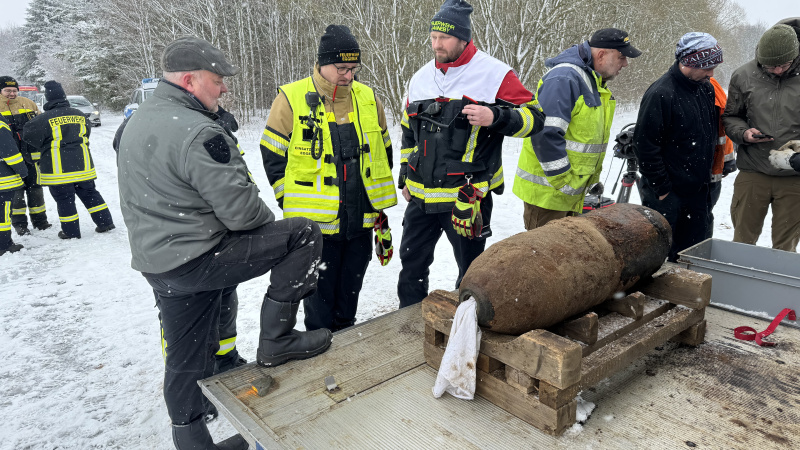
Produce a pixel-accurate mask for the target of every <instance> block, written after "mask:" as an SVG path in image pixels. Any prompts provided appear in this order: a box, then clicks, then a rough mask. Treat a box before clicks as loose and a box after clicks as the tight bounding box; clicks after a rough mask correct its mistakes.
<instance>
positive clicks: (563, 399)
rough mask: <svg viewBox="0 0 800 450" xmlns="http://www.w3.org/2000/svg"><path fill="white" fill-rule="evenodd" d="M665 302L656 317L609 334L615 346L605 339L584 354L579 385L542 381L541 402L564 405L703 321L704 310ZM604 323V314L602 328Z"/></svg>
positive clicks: (646, 306) (632, 323)
mask: <svg viewBox="0 0 800 450" xmlns="http://www.w3.org/2000/svg"><path fill="white" fill-rule="evenodd" d="M664 305H665V306H666V307H667V308H668V309H667V310H666V311H664V312H661V313H660V314H659V315H658V316H657V317H656V318H654V319H652V320H649V321H646V323H642V321H633V322H631V323H630V324H629V325H627V326H625V327H622V328H619V329H618V330H617V331H616V332H614V333H612V334H611V335H609V336H614V337H615V339H616V340H615V341H614V343H613V345H605V342H603V347H602V348H600V349H599V350H597V351H596V352H594V353H591V354H589V355H588V356H586V357H584V358H583V370H582V371H581V380H580V382H579V383H578V384H576V385H574V386H569V387H567V388H561V387H559V386H555V385H553V384H551V383H548V382H546V381H539V401H541V402H542V403H543V404H545V405H547V406H549V407H551V408H558V407H561V406H563V405H565V404H567V403H568V402H570V401H572V400H573V399H574V398H575V397H576V396H577V395H578V392H580V391H581V390H582V389H586V388H587V387H591V386H594V385H595V384H597V383H598V382H599V381H600V380H602V379H604V378H607V377H609V376H611V375H613V374H614V373H616V372H617V371H618V370H620V369H623V368H624V367H626V366H627V365H628V364H630V363H631V362H633V361H634V360H635V359H637V358H639V357H641V356H643V355H644V354H645V353H647V352H649V351H650V350H652V349H654V348H655V347H657V346H658V345H661V344H663V343H664V342H666V341H667V340H669V339H671V338H673V337H674V336H676V335H677V334H679V333H680V332H682V331H683V330H686V329H687V328H690V327H691V326H693V325H695V324H697V323H698V322H700V321H702V320H703V316H704V313H705V310H704V309H700V310H692V309H684V308H680V309H678V308H674V305H672V304H670V303H665V304H664ZM650 306H651V307H652V305H650ZM647 308H648V305H647V304H645V309H647ZM663 308H664V306H661V307H659V308H657V309H656V310H654V311H651V313H652V312H655V311H660V310H661V309H663ZM647 316H648V314H645V319H647ZM628 320H630V319H628ZM602 322H603V318H602V317H601V318H600V324H601V328H602ZM620 333H623V334H620ZM619 336H621V337H619ZM600 343H601V341H598V344H600Z"/></svg>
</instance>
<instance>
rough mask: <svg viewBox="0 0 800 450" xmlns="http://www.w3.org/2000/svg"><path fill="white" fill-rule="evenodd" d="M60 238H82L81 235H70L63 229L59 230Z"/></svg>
mask: <svg viewBox="0 0 800 450" xmlns="http://www.w3.org/2000/svg"><path fill="white" fill-rule="evenodd" d="M58 238H59V239H80V238H81V237H80V236H70V235H68V234H67V233H64V232H63V231H59V232H58Z"/></svg>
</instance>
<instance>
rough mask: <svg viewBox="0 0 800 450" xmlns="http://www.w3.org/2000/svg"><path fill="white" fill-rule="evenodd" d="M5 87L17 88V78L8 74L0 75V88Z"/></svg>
mask: <svg viewBox="0 0 800 450" xmlns="http://www.w3.org/2000/svg"><path fill="white" fill-rule="evenodd" d="M7 87H13V88H17V89H19V83H17V80H15V79H13V78H11V77H9V76H4V77H0V89H5V88H7Z"/></svg>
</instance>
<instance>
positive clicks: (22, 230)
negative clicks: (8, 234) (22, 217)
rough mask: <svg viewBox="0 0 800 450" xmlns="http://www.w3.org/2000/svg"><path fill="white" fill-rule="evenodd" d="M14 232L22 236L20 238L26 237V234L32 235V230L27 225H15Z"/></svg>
mask: <svg viewBox="0 0 800 450" xmlns="http://www.w3.org/2000/svg"><path fill="white" fill-rule="evenodd" d="M14 231H16V232H17V234H18V235H20V236H25V235H26V234H31V230H29V229H28V225H26V224H22V225H16V224H15V225H14Z"/></svg>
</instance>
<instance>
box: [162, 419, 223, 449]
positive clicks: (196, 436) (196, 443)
mask: <svg viewBox="0 0 800 450" xmlns="http://www.w3.org/2000/svg"><path fill="white" fill-rule="evenodd" d="M172 442H173V443H174V444H175V448H176V449H178V450H217V446H216V445H214V440H213V439H211V433H209V432H208V427H207V426H206V422H205V420H203V418H202V417H201V418H199V419H196V420H195V421H194V422H191V423H189V424H187V425H172Z"/></svg>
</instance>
